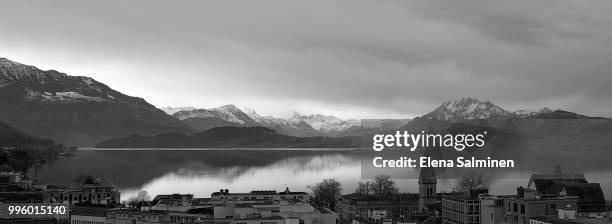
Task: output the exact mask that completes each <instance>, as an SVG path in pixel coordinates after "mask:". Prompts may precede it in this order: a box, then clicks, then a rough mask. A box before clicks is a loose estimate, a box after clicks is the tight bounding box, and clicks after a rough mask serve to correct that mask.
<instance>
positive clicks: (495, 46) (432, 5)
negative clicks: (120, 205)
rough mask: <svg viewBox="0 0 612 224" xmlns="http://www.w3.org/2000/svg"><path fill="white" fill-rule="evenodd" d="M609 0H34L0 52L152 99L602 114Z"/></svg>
mask: <svg viewBox="0 0 612 224" xmlns="http://www.w3.org/2000/svg"><path fill="white" fill-rule="evenodd" d="M611 26H612V1H608V0H591V1H575V0H534V1H511V0H507V1H499V0H481V1H476V0H462V1H456V0H402V1H399V0H398V1H394V0H372V1H363V0H350V1H349V0H347V1H336V0H326V1H318V0H314V1H295V0H258V1H234V0H223V1H206V0H198V1H195V0H182V1H154V0H153V1H150V0H130V1H125V0H108V1H92V0H79V1H46V0H7V1H3V7H0V57H5V58H8V59H11V60H14V61H18V62H21V63H24V64H29V65H34V66H37V67H38V68H41V69H54V70H58V71H61V72H65V73H67V74H70V75H81V76H90V77H92V78H94V79H96V80H98V81H100V82H103V83H105V84H107V85H109V86H110V87H112V88H114V89H116V90H118V91H120V92H123V93H125V94H128V95H132V96H138V97H142V98H144V99H146V100H147V101H148V102H150V103H151V104H153V105H155V106H158V107H165V106H194V107H198V108H211V107H217V106H220V105H224V104H235V105H239V106H243V107H249V108H252V109H254V110H256V111H257V112H258V113H260V114H264V115H273V116H289V115H290V114H292V113H293V112H294V111H296V112H300V113H305V114H310V113H323V114H330V115H336V116H338V117H341V118H383V117H384V118H409V117H413V116H418V115H421V114H424V113H427V112H429V111H431V110H432V109H433V108H435V107H436V106H438V105H440V104H442V103H443V102H445V101H448V100H452V99H458V98H461V97H475V98H478V99H480V100H483V101H491V102H493V103H495V104H497V105H499V106H501V107H503V108H505V109H508V110H517V109H537V108H542V107H549V108H552V109H564V110H569V111H573V112H578V113H581V114H586V115H592V116H606V117H612V100H610V99H611V97H612V88H611V87H612V47H610V46H611V43H612V27H611Z"/></svg>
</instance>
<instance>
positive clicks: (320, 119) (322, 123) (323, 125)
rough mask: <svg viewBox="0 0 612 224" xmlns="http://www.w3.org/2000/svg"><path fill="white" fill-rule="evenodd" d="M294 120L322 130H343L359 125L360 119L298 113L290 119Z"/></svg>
mask: <svg viewBox="0 0 612 224" xmlns="http://www.w3.org/2000/svg"><path fill="white" fill-rule="evenodd" d="M290 120H291V121H294V122H305V123H307V124H309V125H310V126H312V128H313V129H315V130H318V131H322V132H328V133H329V132H341V131H344V130H346V129H348V128H350V127H353V126H359V125H360V122H359V121H358V120H342V119H340V118H337V117H335V116H330V115H322V114H311V115H307V116H306V115H299V114H297V113H295V114H294V116H293V117H292V118H291V119H290Z"/></svg>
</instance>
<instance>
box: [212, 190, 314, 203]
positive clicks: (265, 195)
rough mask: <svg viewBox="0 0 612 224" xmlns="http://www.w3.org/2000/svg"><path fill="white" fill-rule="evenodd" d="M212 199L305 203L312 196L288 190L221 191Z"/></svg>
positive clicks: (213, 195) (214, 194) (213, 194)
mask: <svg viewBox="0 0 612 224" xmlns="http://www.w3.org/2000/svg"><path fill="white" fill-rule="evenodd" d="M210 198H211V199H212V200H215V201H220V200H234V201H236V200H284V199H299V200H302V201H305V202H309V201H310V196H309V194H308V193H306V192H293V191H290V190H289V188H286V189H285V191H283V192H276V190H267V191H251V192H249V193H230V192H229V190H228V189H221V190H219V191H218V192H215V193H212V194H211V195H210Z"/></svg>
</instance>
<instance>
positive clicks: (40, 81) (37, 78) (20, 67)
mask: <svg viewBox="0 0 612 224" xmlns="http://www.w3.org/2000/svg"><path fill="white" fill-rule="evenodd" d="M0 90H2V91H3V94H5V95H7V96H8V95H10V96H11V97H13V98H15V99H16V98H21V99H25V100H30V101H47V102H61V103H74V102H83V101H94V102H122V103H136V104H144V103H143V102H140V101H142V100H141V99H138V98H133V97H128V96H126V95H124V94H121V93H120V92H117V91H115V90H113V89H111V88H110V87H108V86H106V85H104V84H103V83H100V82H98V81H96V80H94V79H92V78H90V77H85V76H70V75H67V74H64V73H61V72H58V71H54V70H48V71H43V70H40V69H38V68H36V67H34V66H29V65H24V64H21V63H18V62H14V61H11V60H8V59H6V58H0Z"/></svg>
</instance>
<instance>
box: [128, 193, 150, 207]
mask: <svg viewBox="0 0 612 224" xmlns="http://www.w3.org/2000/svg"><path fill="white" fill-rule="evenodd" d="M127 201H128V205H129V206H130V207H132V208H140V207H142V206H143V204H144V203H145V202H150V201H151V196H150V195H149V192H147V191H140V192H138V195H136V196H135V197H131V198H130V199H128V200H127Z"/></svg>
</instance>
